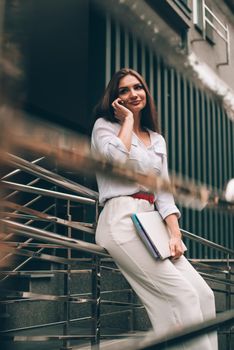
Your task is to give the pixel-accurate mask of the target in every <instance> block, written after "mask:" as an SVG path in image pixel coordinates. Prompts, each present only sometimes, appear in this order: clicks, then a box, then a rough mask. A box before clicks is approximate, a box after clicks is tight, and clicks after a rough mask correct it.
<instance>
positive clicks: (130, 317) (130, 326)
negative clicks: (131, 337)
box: [128, 290, 134, 332]
mask: <svg viewBox="0 0 234 350" xmlns="http://www.w3.org/2000/svg"><path fill="white" fill-rule="evenodd" d="M133 301H134V298H133V290H130V291H129V292H128V302H129V303H130V304H133ZM133 312H134V307H133V306H132V305H131V306H130V310H129V314H128V331H129V332H133V329H134V320H133Z"/></svg>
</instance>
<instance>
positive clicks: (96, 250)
mask: <svg viewBox="0 0 234 350" xmlns="http://www.w3.org/2000/svg"><path fill="white" fill-rule="evenodd" d="M1 221H2V223H3V224H4V225H6V227H7V228H9V229H11V230H13V231H14V232H17V233H21V234H22V235H25V236H28V237H32V238H36V239H39V240H43V241H46V242H50V243H55V244H58V245H62V246H64V247H67V248H72V249H74V250H79V251H80V250H82V251H84V252H88V253H92V254H97V255H100V256H105V257H107V256H109V254H108V253H107V252H106V250H105V249H104V248H102V247H100V246H98V245H96V244H93V243H87V242H84V241H80V240H77V239H74V238H68V237H65V236H61V235H59V234H57V233H53V232H49V231H45V230H41V229H39V228H35V227H29V226H26V225H23V224H20V223H18V222H13V221H10V220H4V219H3V220H1Z"/></svg>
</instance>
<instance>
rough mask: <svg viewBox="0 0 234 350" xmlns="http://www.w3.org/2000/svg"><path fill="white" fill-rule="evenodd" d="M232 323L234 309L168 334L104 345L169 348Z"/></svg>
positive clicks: (138, 349) (130, 348)
mask: <svg viewBox="0 0 234 350" xmlns="http://www.w3.org/2000/svg"><path fill="white" fill-rule="evenodd" d="M233 324H234V310H229V311H225V312H222V313H220V314H218V315H217V317H216V318H215V319H212V320H208V321H204V322H201V323H199V324H196V325H193V326H189V327H185V328H183V329H182V330H179V331H178V330H177V331H172V332H170V333H168V334H164V335H163V336H161V337H157V336H155V334H154V333H152V335H151V337H147V339H143V340H142V341H140V339H137V340H136V339H128V340H126V339H125V340H122V341H121V342H119V343H118V344H111V346H105V349H106V350H119V349H120V348H122V349H126V350H157V349H158V350H160V349H164V348H167V349H170V347H171V346H174V345H178V344H181V342H185V341H187V340H191V339H193V338H195V337H198V336H201V335H203V334H206V333H209V332H212V331H215V330H216V329H217V328H219V327H221V326H222V327H223V326H232V325H233Z"/></svg>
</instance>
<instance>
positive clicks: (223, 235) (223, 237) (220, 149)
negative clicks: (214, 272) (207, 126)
mask: <svg viewBox="0 0 234 350" xmlns="http://www.w3.org/2000/svg"><path fill="white" fill-rule="evenodd" d="M216 107H217V108H216V113H217V126H216V127H217V132H216V135H217V142H216V144H217V148H218V156H217V184H216V186H217V187H218V189H219V190H222V186H223V172H224V169H223V165H224V163H223V159H224V157H225V155H224V154H223V147H222V146H223V139H222V136H223V135H222V121H221V111H220V107H219V106H218V105H217V103H216ZM217 214H218V216H219V222H220V233H221V240H220V243H221V244H222V245H224V246H226V245H227V242H226V235H227V232H225V218H224V212H223V211H221V212H218V213H217ZM224 257H225V256H224Z"/></svg>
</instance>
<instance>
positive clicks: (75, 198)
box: [1, 181, 96, 205]
mask: <svg viewBox="0 0 234 350" xmlns="http://www.w3.org/2000/svg"><path fill="white" fill-rule="evenodd" d="M1 184H2V185H3V186H4V187H7V188H11V189H15V190H19V191H22V192H28V193H34V194H40V195H45V196H48V197H53V198H58V199H64V200H70V201H73V202H78V203H83V204H91V205H95V204H96V201H95V200H94V199H91V198H85V197H80V196H75V195H72V194H67V193H62V192H58V191H51V190H46V189H42V188H39V187H33V186H27V185H22V184H17V183H15V182H10V181H1Z"/></svg>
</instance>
